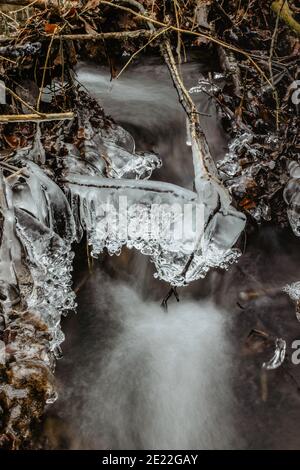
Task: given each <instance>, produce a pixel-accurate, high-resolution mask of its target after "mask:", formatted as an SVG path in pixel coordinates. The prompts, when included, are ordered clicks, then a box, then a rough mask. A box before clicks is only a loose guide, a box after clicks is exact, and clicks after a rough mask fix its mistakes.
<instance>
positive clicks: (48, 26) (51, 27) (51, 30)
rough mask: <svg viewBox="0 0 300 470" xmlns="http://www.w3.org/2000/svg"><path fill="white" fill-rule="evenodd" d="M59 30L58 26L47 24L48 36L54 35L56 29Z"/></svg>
mask: <svg viewBox="0 0 300 470" xmlns="http://www.w3.org/2000/svg"><path fill="white" fill-rule="evenodd" d="M57 28H58V25H57V24H55V23H46V24H45V32H46V33H47V34H53V33H55V31H56V29H57Z"/></svg>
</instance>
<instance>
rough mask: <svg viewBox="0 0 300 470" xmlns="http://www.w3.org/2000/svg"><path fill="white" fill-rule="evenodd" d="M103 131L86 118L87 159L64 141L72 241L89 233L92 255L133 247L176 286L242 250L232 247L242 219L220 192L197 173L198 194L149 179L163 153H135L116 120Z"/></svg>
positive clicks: (231, 259) (227, 261) (225, 262)
mask: <svg viewBox="0 0 300 470" xmlns="http://www.w3.org/2000/svg"><path fill="white" fill-rule="evenodd" d="M109 132H111V134H110V135H109ZM105 133H106V134H105V135H103V132H102V133H100V132H99V130H95V129H94V128H93V127H92V126H91V125H90V124H89V123H88V122H85V123H84V134H85V145H84V147H85V159H84V164H83V161H82V159H80V156H79V153H78V149H77V148H76V147H75V145H72V144H68V148H67V157H63V162H64V179H65V185H64V187H65V190H66V193H67V196H68V199H69V200H70V203H71V208H72V212H73V214H74V218H75V223H76V228H77V240H80V238H81V236H82V233H83V232H86V233H87V238H88V243H89V244H90V245H91V247H92V255H93V256H95V257H97V256H98V255H99V254H100V253H101V252H103V250H104V249H107V250H108V253H109V254H111V255H114V254H119V253H120V251H121V249H122V247H123V246H127V247H128V248H135V249H137V250H139V251H140V252H141V253H143V254H144V255H148V256H149V257H150V260H151V261H152V262H153V263H154V265H155V268H156V273H155V277H158V278H159V279H162V280H164V281H166V282H168V283H170V284H171V285H173V286H181V285H185V284H187V283H189V282H191V281H193V280H196V279H199V278H201V277H204V276H205V275H206V273H207V272H208V271H209V270H210V269H211V268H213V267H222V268H226V267H227V266H229V264H230V263H232V262H234V261H235V260H236V259H237V257H238V256H239V251H238V250H236V249H233V245H234V244H235V242H236V240H237V238H238V237H239V235H240V233H241V231H242V230H243V228H244V225H245V217H244V215H243V214H241V213H240V212H238V211H236V210H235V209H234V208H233V207H232V206H231V204H230V200H229V198H227V196H226V197H225V198H224V197H223V193H222V191H223V190H222V191H221V190H220V191H219V189H218V187H217V186H216V185H215V184H212V183H211V182H210V180H209V179H208V178H207V177H206V176H205V175H201V174H200V173H199V171H198V172H197V175H196V176H195V179H196V180H197V181H196V180H195V187H196V188H197V190H196V192H193V191H189V190H187V189H184V188H182V187H179V186H176V185H173V184H169V183H166V182H157V181H153V180H151V181H149V180H148V178H149V177H150V176H151V174H152V171H153V170H154V169H156V168H159V167H160V166H161V161H160V159H159V158H158V157H157V156H156V155H155V154H152V153H136V152H135V148H134V141H133V139H132V137H131V136H130V134H128V133H127V132H126V131H125V130H124V129H122V128H120V127H118V126H115V128H114V129H113V130H110V131H109V130H106V131H105ZM193 152H194V153H195V152H196V151H195V149H194V150H193ZM193 158H194V161H196V160H197V159H198V158H199V156H198V155H194V157H193Z"/></svg>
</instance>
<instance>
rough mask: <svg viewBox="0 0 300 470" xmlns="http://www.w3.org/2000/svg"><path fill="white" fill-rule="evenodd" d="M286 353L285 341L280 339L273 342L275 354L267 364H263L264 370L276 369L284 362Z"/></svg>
mask: <svg viewBox="0 0 300 470" xmlns="http://www.w3.org/2000/svg"><path fill="white" fill-rule="evenodd" d="M285 353H286V341H285V340H284V339H282V338H276V340H275V352H274V355H273V356H272V357H271V359H270V360H269V361H268V362H264V363H263V365H262V367H263V369H266V370H273V369H277V368H278V367H280V366H281V364H282V363H283V361H284V358H285Z"/></svg>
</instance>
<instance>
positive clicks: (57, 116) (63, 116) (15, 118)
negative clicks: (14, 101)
mask: <svg viewBox="0 0 300 470" xmlns="http://www.w3.org/2000/svg"><path fill="white" fill-rule="evenodd" d="M73 118H74V113H72V112H68V113H50V114H37V113H35V114H6V115H5V114H2V115H0V122H28V121H29V122H30V121H31V122H43V121H64V120H70V119H73Z"/></svg>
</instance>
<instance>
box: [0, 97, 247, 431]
mask: <svg viewBox="0 0 300 470" xmlns="http://www.w3.org/2000/svg"><path fill="white" fill-rule="evenodd" d="M79 96H80V99H81V100H84V99H90V98H87V96H85V95H84V94H82V93H81V94H79ZM97 106H98V105H97V104H95V106H93V107H92V109H91V106H89V107H87V106H84V103H81V104H79V106H78V109H79V110H81V111H79V112H78V116H77V118H76V119H75V120H74V122H71V124H69V125H65V126H62V127H60V130H58V131H57V130H56V129H55V128H54V129H55V133H54V134H53V135H52V134H51V132H52V131H51V127H50V128H49V127H48V128H47V134H46V133H45V135H44V136H43V135H42V128H41V129H40V128H39V126H37V132H36V134H35V139H34V141H33V142H32V145H31V146H30V147H27V148H24V149H20V150H17V151H16V152H15V154H14V155H13V156H11V157H10V165H11V168H13V169H14V171H10V173H13V174H9V173H8V174H7V173H5V175H3V174H1V175H0V176H1V178H0V186H1V187H0V196H1V220H0V222H1V225H2V236H1V240H0V301H1V304H2V313H1V315H0V320H1V321H0V333H1V335H2V336H3V335H4V336H3V337H9V338H10V341H9V349H7V348H6V346H5V343H3V341H2V340H1V341H0V368H1V367H4V369H5V371H6V376H7V380H6V381H5V382H4V383H3V384H2V385H1V387H0V395H1V396H2V397H3V396H4V397H5V399H4V403H6V405H5V406H6V411H5V412H6V415H7V417H8V418H7V419H8V421H7V426H6V427H7V429H8V428H9V429H11V433H14V439H17V438H18V436H21V435H22V434H24V432H26V433H27V432H28V433H29V424H28V423H29V422H30V420H31V419H32V418H33V417H34V416H37V417H38V416H39V415H40V413H41V412H42V408H41V407H42V406H43V403H51V402H53V401H54V400H55V399H56V392H55V387H54V381H53V375H52V374H53V368H54V363H55V357H57V356H58V355H59V354H60V343H61V342H62V341H63V339H64V336H63V333H62V331H61V327H60V319H61V315H63V314H65V313H66V312H67V311H69V310H73V309H74V308H75V294H74V293H73V291H72V284H71V271H72V258H73V253H72V251H71V246H72V243H73V242H74V241H76V240H77V241H79V240H80V239H81V237H82V234H83V232H84V231H86V233H87V238H88V242H89V244H90V245H91V247H92V253H93V255H94V256H97V255H98V254H99V253H101V252H102V251H103V250H104V249H105V248H106V249H107V250H108V252H109V253H110V254H118V253H119V252H120V250H121V249H122V247H123V246H125V245H126V246H127V247H129V248H136V249H137V250H140V251H141V252H142V253H143V254H145V255H148V256H150V259H151V260H152V262H153V263H154V265H155V267H156V271H157V273H156V276H157V277H159V278H160V279H163V280H165V281H167V282H169V283H170V284H172V285H174V286H175V285H184V284H186V283H188V282H191V281H193V280H195V279H198V278H200V277H203V276H205V274H206V273H207V271H208V270H209V269H210V268H213V267H223V268H226V267H227V266H228V265H229V264H230V263H231V262H233V261H235V260H236V258H237V257H238V255H239V252H238V250H235V249H234V248H233V245H234V243H235V242H236V240H237V238H238V236H239V235H240V233H241V231H242V230H243V228H244V225H245V217H244V215H243V214H241V213H239V212H238V211H236V210H235V209H234V208H233V207H232V206H231V204H230V198H229V196H228V193H227V191H226V190H225V189H224V188H223V187H222V186H221V185H220V186H219V185H218V182H217V180H215V179H214V178H213V177H212V178H211V177H210V176H209V175H208V174H207V173H205V172H203V171H202V170H203V168H201V164H200V163H199V162H200V160H199V154H198V153H199V148H198V147H197V145H195V138H194V133H193V129H189V131H190V142H191V147H192V151H193V159H194V166H195V188H196V191H195V192H193V191H188V190H186V189H184V188H181V187H179V186H175V185H172V184H169V183H163V182H156V181H153V180H152V181H149V180H148V178H149V177H150V176H151V174H152V171H153V170H154V169H156V168H159V167H160V166H161V161H160V159H159V157H158V156H157V155H155V154H153V153H138V152H136V151H135V145H134V140H133V138H132V137H131V135H130V134H129V133H128V132H126V131H125V130H124V129H122V128H121V127H119V126H117V125H116V124H115V123H114V122H113V121H111V120H110V119H108V118H106V117H105V115H104V113H103V111H102V109H101V108H100V107H99V106H98V107H97ZM99 110H100V111H99ZM93 113H94V114H93ZM95 116H96V117H95ZM99 116H100V117H99ZM69 135H72V136H73V135H74V138H72V139H70V138H68V136H69ZM50 160H51V164H50V165H48V164H47V165H46V163H48V161H50ZM50 168H53V170H51V169H50ZM57 175H59V176H57ZM61 188H62V189H61ZM0 339H1V338H0ZM37 383H38V384H39V386H38V389H39V393H40V395H39V397H38V396H37V395H36V387H37ZM42 397H43V398H42ZM2 401H3V400H2ZM29 409H30V412H27V411H26V410H29ZM20 413H22V415H24V416H28V419H27V421H26V420H25V421H24V420H23V421H20V420H19V419H18V417H19V416H20ZM28 436H29V434H28ZM25 438H26V436H25Z"/></svg>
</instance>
